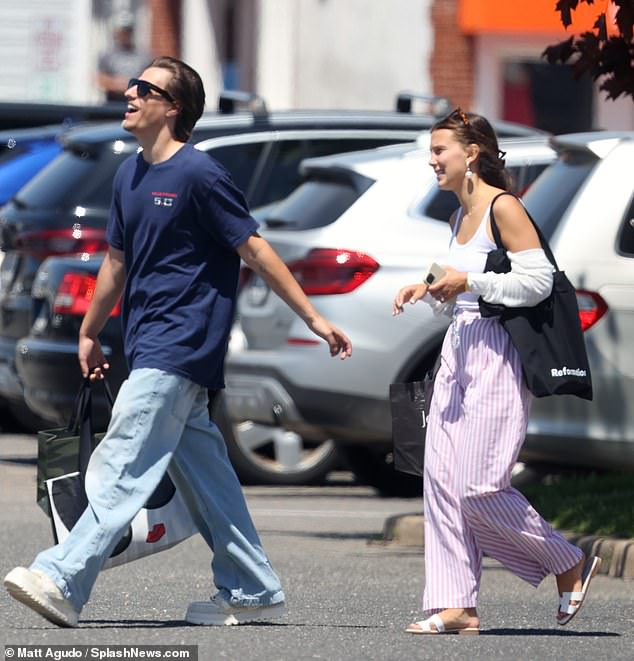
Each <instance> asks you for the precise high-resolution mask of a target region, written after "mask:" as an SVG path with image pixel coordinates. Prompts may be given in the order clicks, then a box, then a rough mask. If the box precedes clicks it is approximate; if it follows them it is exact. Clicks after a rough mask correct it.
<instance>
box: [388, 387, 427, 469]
mask: <svg viewBox="0 0 634 661" xmlns="http://www.w3.org/2000/svg"><path fill="white" fill-rule="evenodd" d="M390 408H391V411H392V443H393V454H394V468H395V469H396V470H398V471H401V472H402V473H410V474H412V475H419V476H420V475H422V474H423V463H424V461H423V457H424V454H425V429H426V427H427V407H426V397H425V382H424V381H410V382H408V383H392V384H390Z"/></svg>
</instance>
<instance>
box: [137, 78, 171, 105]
mask: <svg viewBox="0 0 634 661" xmlns="http://www.w3.org/2000/svg"><path fill="white" fill-rule="evenodd" d="M131 87H136V91H137V94H138V95H139V96H140V97H141V98H143V97H145V96H147V95H148V94H149V93H150V90H153V91H154V92H156V93H157V94H160V95H161V96H162V97H163V98H164V99H166V100H167V101H169V102H170V103H174V97H173V96H172V95H171V94H170V93H169V92H167V91H166V90H164V89H163V88H162V87H159V86H158V85H155V84H154V83H148V81H147V80H141V79H140V78H130V80H129V81H128V89H130V88H131Z"/></svg>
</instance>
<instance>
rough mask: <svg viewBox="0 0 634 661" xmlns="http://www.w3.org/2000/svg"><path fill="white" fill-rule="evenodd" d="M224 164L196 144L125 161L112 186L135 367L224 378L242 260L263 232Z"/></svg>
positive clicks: (217, 381) (129, 355) (127, 342)
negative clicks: (163, 157)
mask: <svg viewBox="0 0 634 661" xmlns="http://www.w3.org/2000/svg"><path fill="white" fill-rule="evenodd" d="M257 227H258V225H257V223H256V221H255V220H254V219H253V218H252V216H251V215H250V214H249V211H248V208H247V204H246V202H245V200H244V196H243V195H242V193H241V192H240V191H239V190H238V189H237V188H236V187H235V185H234V184H233V182H232V181H231V177H230V175H229V174H228V173H227V171H226V170H225V169H224V168H223V167H222V166H221V165H220V164H219V163H218V162H216V161H214V160H213V159H211V158H210V157H209V156H208V155H207V154H204V153H202V152H200V151H198V150H197V149H195V148H194V147H193V146H192V145H190V144H186V145H184V146H183V147H182V148H181V149H179V151H178V152H176V154H174V156H172V157H171V158H170V159H169V160H167V161H164V162H162V163H157V164H149V163H147V162H146V161H145V160H144V159H143V156H142V155H141V154H137V155H134V156H131V157H129V158H128V159H126V160H125V161H124V162H123V163H122V164H121V166H120V167H119V170H118V171H117V174H116V175H115V179H114V184H113V197H112V207H111V212H110V220H109V222H108V229H107V238H108V242H109V244H110V245H111V246H112V247H113V248H116V249H117V250H122V251H123V252H124V253H125V264H126V271H127V281H126V286H125V292H124V297H123V309H122V316H123V333H124V347H125V354H126V359H127V361H128V366H129V368H130V369H135V368H141V367H154V368H159V369H162V370H165V371H166V372H170V373H172V374H178V375H181V376H184V377H186V378H188V379H190V380H191V381H194V382H195V383H198V384H200V385H202V386H206V387H208V388H221V387H223V386H224V377H223V364H224V358H225V353H226V350H227V342H228V338H229V331H230V329H231V324H232V322H233V315H234V309H235V299H236V290H237V285H238V273H239V269H240V258H239V256H238V254H237V252H236V248H237V247H238V246H240V245H241V244H242V243H244V242H245V241H246V240H247V239H248V238H249V236H251V235H252V234H254V233H255V232H256V230H257Z"/></svg>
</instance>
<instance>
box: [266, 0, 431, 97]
mask: <svg viewBox="0 0 634 661" xmlns="http://www.w3.org/2000/svg"><path fill="white" fill-rule="evenodd" d="M430 5H431V0H274V1H271V0H260V2H259V7H258V11H259V31H260V32H259V38H258V52H257V58H256V59H257V67H258V70H257V81H258V82H257V88H258V89H257V91H258V93H259V94H261V95H262V96H263V97H264V98H265V99H266V101H267V104H268V106H269V107H270V108H328V107H336V108H357V109H388V108H390V109H391V108H393V107H394V102H395V98H396V94H397V92H399V91H401V90H403V89H408V90H413V91H418V92H422V93H427V94H429V93H431V91H432V90H431V79H430V75H429V55H430V49H431V46H432V33H431V20H430V16H429V9H430Z"/></svg>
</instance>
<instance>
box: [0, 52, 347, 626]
mask: <svg viewBox="0 0 634 661" xmlns="http://www.w3.org/2000/svg"><path fill="white" fill-rule="evenodd" d="M126 98H127V100H128V107H127V112H126V113H125V119H124V120H123V127H124V128H125V129H127V130H128V131H130V132H131V133H133V134H134V135H135V136H136V138H137V139H138V141H139V144H140V145H141V147H142V152H141V153H139V154H136V155H134V156H131V157H130V158H128V159H127V160H126V161H125V162H124V163H123V164H122V165H121V167H120V168H119V171H118V172H117V174H116V176H115V180H114V184H113V200H112V208H111V216H110V220H109V223H108V229H107V237H108V242H109V244H110V248H109V251H108V253H107V255H106V257H105V259H104V262H103V264H102V266H101V269H100V271H99V276H98V279H97V285H96V290H95V294H94V298H93V301H92V304H91V306H90V308H89V310H88V312H87V313H86V316H85V318H84V320H83V323H82V326H81V329H80V332H79V349H78V353H79V362H80V366H81V370H82V373H83V374H84V376H88V375H89V374H90V376H91V378H97V379H99V378H103V376H104V372H105V371H106V370H107V369H108V364H107V362H106V360H105V357H104V354H103V352H102V349H101V345H100V343H99V340H98V339H97V337H98V334H99V332H100V331H101V329H102V328H103V326H104V324H105V322H106V320H107V319H108V316H109V314H110V311H111V310H112V308H113V307H114V305H115V304H116V303H117V302H118V300H119V298H120V297H121V294H122V293H123V324H124V346H125V352H126V358H127V361H128V365H129V367H130V375H129V377H128V379H127V380H126V381H125V382H124V383H123V385H122V386H121V389H120V391H119V394H118V397H117V400H116V402H115V405H114V408H113V411H112V419H111V422H110V425H109V428H108V432H107V434H106V436H105V438H104V439H103V440H102V442H101V443H100V444H99V445H98V447H97V448H96V450H95V451H94V453H93V455H92V457H91V460H90V464H89V467H88V471H87V475H86V493H87V496H88V503H89V505H88V507H87V509H86V510H85V511H84V513H83V515H82V516H81V518H80V519H79V520H78V522H77V524H76V525H75V526H74V528H73V529H72V531H71V532H70V535H69V536H68V538H67V539H66V540H65V541H64V542H63V543H62V544H58V545H56V546H54V547H52V548H50V549H48V550H46V551H43V552H42V553H40V554H39V555H38V556H37V557H36V558H35V560H34V562H33V564H32V565H31V567H30V568H28V569H27V568H24V567H17V568H15V569H13V570H12V571H11V572H9V574H8V575H7V576H6V578H5V587H6V588H7V590H8V591H9V593H10V594H11V595H12V596H13V597H15V598H16V599H17V600H19V601H21V602H22V603H24V604H26V605H27V606H28V607H30V608H32V609H33V610H35V611H37V612H38V613H40V614H41V615H43V616H44V617H45V618H46V619H48V620H50V621H51V622H54V623H55V624H57V625H59V626H69V627H72V626H76V625H77V622H78V618H79V614H80V612H81V610H82V608H83V606H84V605H85V603H86V602H87V601H88V598H89V596H90V591H91V589H92V587H93V585H94V583H95V581H96V579H97V576H98V574H99V571H100V569H101V567H102V565H103V563H104V561H105V559H106V558H108V556H109V555H110V553H111V552H112V550H113V548H114V547H115V545H116V544H117V543H118V541H119V539H120V537H121V535H122V534H123V532H124V531H125V529H126V528H127V526H128V524H129V523H130V521H131V520H132V519H133V518H134V516H135V515H136V513H137V512H138V511H139V510H140V509H141V508H142V507H143V505H144V504H145V502H146V501H147V499H148V497H149V496H150V495H151V494H152V493H153V491H154V489H155V488H156V486H157V485H158V483H159V482H160V480H161V478H162V476H163V475H164V473H165V471H166V470H168V469H169V474H170V477H171V478H172V480H173V482H174V483H175V484H176V486H177V488H178V490H179V492H180V494H181V496H182V497H183V499H184V501H185V502H186V504H187V507H188V509H189V511H190V513H191V515H192V518H193V520H194V521H195V522H196V525H197V526H198V529H199V531H200V533H201V535H202V536H203V538H204V539H205V541H206V542H207V544H208V545H209V547H210V548H211V549H212V551H213V560H212V564H211V568H212V571H213V580H214V583H215V586H216V588H217V592H216V593H215V594H214V595H213V596H212V597H211V599H209V600H207V601H201V602H194V603H192V604H190V606H189V608H188V610H187V614H186V620H187V621H188V622H191V623H194V624H207V625H222V624H239V623H243V622H249V621H253V620H259V619H271V618H274V617H279V616H281V615H284V614H285V613H286V607H285V596H284V593H283V591H282V588H281V585H280V581H279V578H278V577H277V575H276V573H275V572H274V571H273V569H272V567H271V565H270V563H269V561H268V558H267V556H266V554H265V553H264V550H263V549H262V546H261V543H260V540H259V538H258V535H257V532H256V531H255V528H254V526H253V522H252V520H251V517H250V515H249V512H248V510H247V506H246V502H245V500H244V496H243V494H242V490H241V488H240V484H239V482H238V479H237V477H236V474H235V472H234V470H233V468H232V466H231V464H230V462H229V459H228V456H227V451H226V447H225V443H224V439H223V438H222V436H221V434H220V432H219V430H218V428H217V427H216V426H215V425H214V424H213V423H211V422H210V421H209V416H208V411H207V402H208V397H207V391H208V389H212V390H214V389H219V388H222V387H223V385H224V383H223V363H224V356H225V352H226V348H227V342H228V337H229V331H230V327H231V323H232V320H233V315H234V308H235V298H236V289H237V282H238V272H239V266H240V258H242V259H243V260H244V261H245V262H246V263H247V264H248V265H249V267H250V268H252V269H253V270H254V271H255V272H257V273H258V274H259V275H260V276H261V277H262V278H264V280H265V281H266V282H267V283H268V284H269V285H270V287H271V288H272V289H273V290H274V291H275V292H276V293H277V294H278V295H279V296H280V297H281V298H282V299H283V300H284V301H286V302H287V303H288V305H289V306H290V307H291V308H292V309H293V310H294V311H295V312H296V313H297V314H298V315H299V316H300V317H301V318H302V319H303V320H304V321H305V322H306V324H307V325H308V327H309V328H310V329H311V330H312V331H313V332H314V333H315V334H316V335H318V336H320V337H322V338H323V339H324V340H326V342H327V343H328V346H329V349H330V353H331V355H332V356H340V357H341V358H346V357H348V356H349V355H350V354H351V351H352V346H351V344H350V341H349V340H348V338H347V337H346V336H345V335H344V334H343V333H342V332H341V331H340V330H339V329H337V328H335V327H334V326H332V325H331V324H330V323H329V322H328V321H326V320H325V319H324V318H323V317H321V316H320V315H319V314H318V313H317V311H316V310H315V309H314V307H313V306H312V305H311V303H310V302H309V301H308V299H307V298H306V296H305V295H304V293H303V291H302V289H301V287H300V286H299V284H298V283H297V282H296V281H295V279H294V278H293V277H292V275H291V274H290V272H289V271H288V269H287V268H286V266H285V265H284V263H283V262H282V261H281V260H280V258H279V257H278V256H277V254H276V253H275V252H274V251H273V249H272V248H271V247H270V246H269V244H268V243H267V242H266V241H265V240H264V239H263V238H262V237H260V236H259V235H258V234H257V224H256V222H255V221H254V220H253V218H252V217H251V216H250V214H249V212H248V210H247V208H246V203H245V201H244V198H243V196H242V194H241V193H240V192H239V191H238V190H237V189H236V188H235V186H234V185H233V183H232V181H231V179H230V177H229V175H228V174H227V172H226V171H225V170H224V169H223V168H222V166H220V165H219V164H218V163H217V162H215V161H214V160H212V159H210V158H209V157H208V156H207V155H206V154H204V153H202V152H199V151H197V150H196V149H194V147H193V146H192V145H191V144H188V143H187V140H188V139H189V137H190V135H191V131H192V129H193V127H194V124H195V123H196V121H197V120H198V118H199V117H200V115H201V114H202V111H203V107H204V99H205V94H204V89H203V85H202V81H201V79H200V77H199V75H198V74H197V73H196V72H195V71H194V70H193V69H192V68H191V67H189V66H188V65H186V64H185V63H183V62H181V61H180V60H176V59H174V58H169V57H159V58H156V59H155V60H153V61H152V62H151V64H150V66H149V67H148V68H147V69H146V70H145V71H144V72H143V73H142V74H141V77H140V78H138V79H132V80H131V81H130V83H129V87H128V90H127V91H126Z"/></svg>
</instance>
